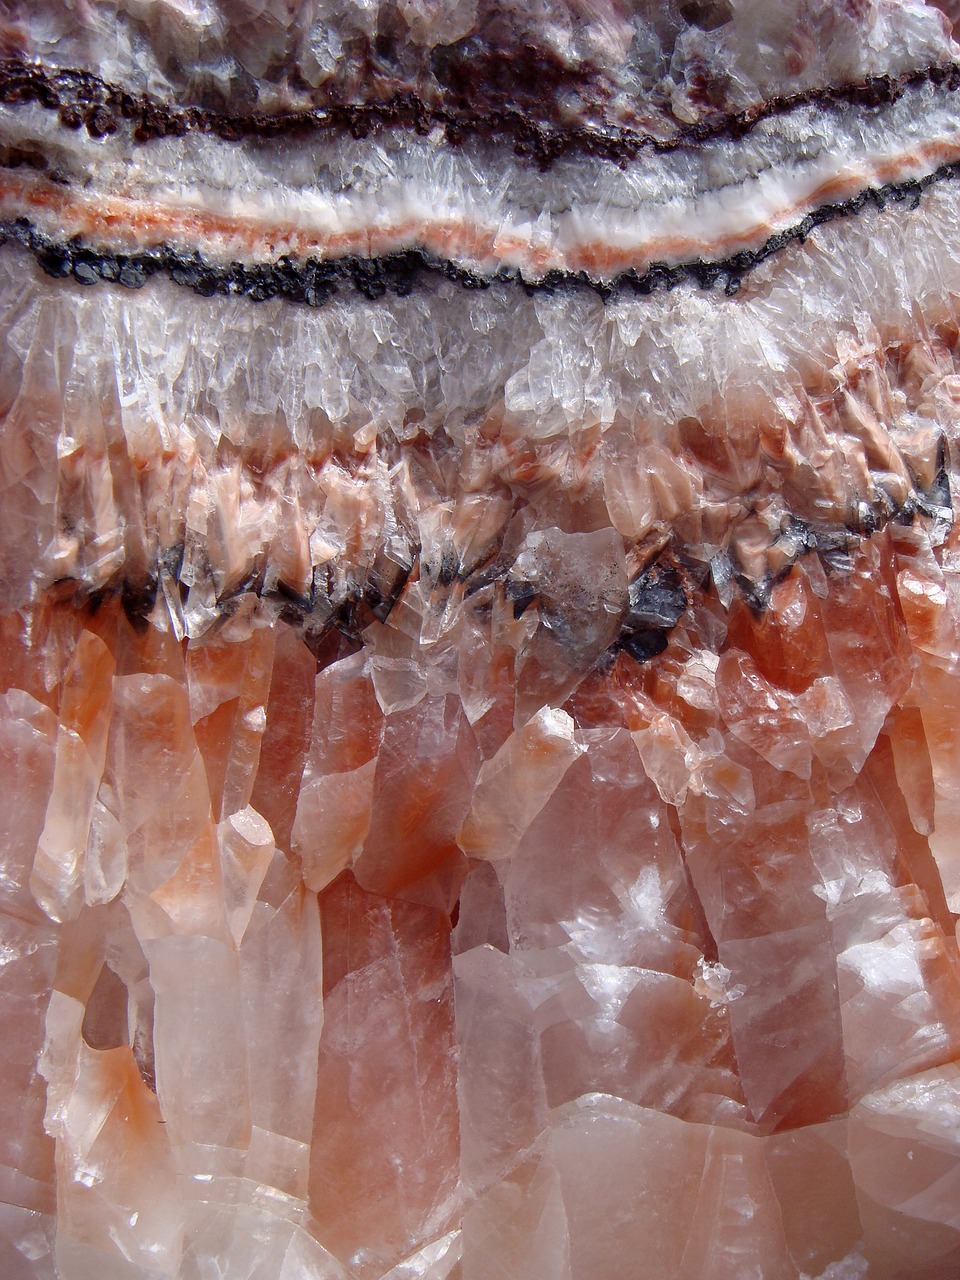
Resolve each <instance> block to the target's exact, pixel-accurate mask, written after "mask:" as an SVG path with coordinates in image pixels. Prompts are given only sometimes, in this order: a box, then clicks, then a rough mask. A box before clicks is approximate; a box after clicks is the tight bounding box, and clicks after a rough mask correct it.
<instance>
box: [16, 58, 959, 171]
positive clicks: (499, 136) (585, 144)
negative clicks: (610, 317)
mask: <svg viewBox="0 0 960 1280" xmlns="http://www.w3.org/2000/svg"><path fill="white" fill-rule="evenodd" d="M551 57H552V55H547V54H539V53H538V52H537V51H529V50H528V51H526V53H525V55H524V57H523V58H521V57H520V56H519V55H511V60H510V61H509V62H508V63H506V64H504V63H503V62H502V61H501V62H500V63H498V68H499V70H498V75H493V73H492V71H491V68H490V66H489V65H488V64H489V62H490V58H489V56H487V57H483V56H480V55H475V56H474V58H473V59H472V60H468V61H462V62H461V63H457V64H456V65H455V66H452V67H450V68H447V71H446V79H440V80H438V81H436V82H435V84H434V85H433V87H432V88H431V90H430V91H429V93H424V94H419V93H417V92H415V91H413V90H412V89H409V88H402V87H397V86H396V85H393V86H392V87H391V86H390V85H389V84H383V85H382V87H383V89H384V96H382V97H378V98H377V99H376V100H367V101H350V100H347V99H346V98H344V97H340V98H338V97H337V91H336V89H332V90H330V91H328V92H327V94H326V95H320V94H317V93H314V94H313V103H314V105H312V106H311V107H309V108H307V109H304V110H302V111H296V112H291V113H279V114H268V113H264V112H252V113H248V114H232V113H230V112H226V111H216V110H212V109H210V108H207V107H200V106H181V105H178V104H175V103H170V102H163V101H161V100H159V99H158V98H156V97H153V96H152V95H150V94H146V93H135V92H133V91H131V90H129V89H125V88H123V87H122V86H120V85H116V84H110V83H108V82H107V81H105V80H102V79H101V78H100V77H99V76H97V75H94V74H93V73H92V72H90V71H82V70H56V69H52V68H48V67H44V66H42V65H40V64H39V63H32V62H25V61H23V60H20V59H15V58H14V59H8V60H6V61H2V62H0V100H2V101H4V102H6V103H9V104H18V103H37V104H39V105H40V106H42V107H45V108H47V109H48V110H51V111H57V112H58V114H59V116H60V120H61V122H62V124H63V125H64V126H66V127H67V128H75V129H80V128H84V129H86V130H87V132H88V133H89V134H90V135H91V137H94V138H100V137H105V136H106V135H108V134H111V133H115V132H117V131H118V130H119V129H120V128H121V127H122V126H124V125H127V126H129V128H130V130H131V133H132V136H133V138H134V139H135V140H136V141H138V142H147V141H149V140H151V139H153V138H161V137H171V136H182V135H184V134H186V133H190V132H197V133H206V134H212V135H214V136H216V137H219V138H222V139H223V140H225V141H228V142H236V141H240V140H242V139H244V138H251V137H277V136H295V135H297V134H301V133H308V132H314V131H318V130H325V131H326V130H329V131H336V130H341V131H345V132H349V133H351V134H352V135H353V136H355V137H363V136H365V135H366V134H368V133H370V132H372V131H374V130H376V129H378V128H382V127H391V128H402V129H409V130H411V131H412V132H415V133H420V134H427V133H429V132H431V131H432V130H434V129H442V130H443V131H444V133H445V135H446V138H447V141H448V142H449V143H451V144H453V145H456V144H458V143H461V142H463V141H465V140H466V139H467V138H481V139H487V140H492V141H496V142H501V143H504V142H505V143H508V144H510V145H512V147H513V150H514V151H515V152H516V153H517V154H519V155H527V156H529V157H530V158H531V159H533V160H535V161H536V162H537V163H538V164H540V165H541V166H547V165H549V164H550V163H551V162H552V161H553V160H555V159H557V158H558V157H559V156H561V155H564V154H570V153H573V154H579V155H591V156H597V157H599V158H601V159H605V160H611V161H614V162H616V163H621V164H622V163H625V162H627V161H630V160H632V159H634V158H635V157H636V156H637V155H638V154H639V153H640V152H641V151H642V150H644V149H651V150H654V151H659V152H666V151H676V150H679V149H681V148H683V147H689V146H693V145H696V144H698V143H702V142H705V141H708V140H709V139H713V138H736V137H741V136H743V135H744V134H746V133H747V132H749V130H750V129H752V128H753V127H754V126H755V125H756V124H758V123H759V122H760V121H762V120H766V119H769V118H771V117H774V116H779V115H784V114H786V113H788V112H790V111H794V110H796V109H797V108H799V107H803V106H809V105H813V106H816V107H818V108H821V109H823V110H830V109H836V108H840V107H844V106H849V105H853V106H859V107H864V108H873V107H877V106H882V105H885V104H889V103H892V102H895V101H896V100H897V99H899V98H901V97H902V96H903V95H904V94H905V93H908V92H911V91H916V90H919V89H922V88H923V87H925V86H927V85H934V86H936V87H938V88H942V89H945V90H948V91H953V90H955V89H957V88H958V87H960V64H956V63H947V64H940V63H938V64H934V65H931V66H927V67H923V68H921V69H919V70H917V71H912V72H909V73H906V74H904V75H901V76H889V75H882V76H871V77H869V78H868V79H866V80H864V81H861V82H859V83H857V84H847V85H835V86H828V87H825V88H820V89H811V90H808V91H805V92H803V93H797V94H789V95H783V96H778V97H774V98H770V99H768V100H766V101H765V102H762V103H759V104H758V105H757V106H756V107H752V108H750V109H749V110H747V111H743V112H739V113H734V114H730V113H724V112H720V111H712V112H710V113H708V114H707V115H706V116H705V117H704V118H703V119H702V120H701V121H699V122H697V123H695V124H682V123H680V122H676V121H672V120H671V122H670V123H671V126H672V129H673V131H672V133H671V135H670V136H669V137H666V138H663V137H656V136H654V135H652V134H649V133H643V132H638V131H636V130H632V129H629V128H623V127H619V126H616V125H611V127H610V128H609V129H607V128H604V127H600V128H598V127H595V126H585V125H577V124H573V123H569V122H567V121H566V120H564V119H563V118H562V112H561V107H560V97H561V94H560V91H561V89H562V88H563V87H564V86H565V85H567V86H569V84H570V82H571V81H572V82H573V87H575V88H579V89H583V88H584V85H583V84H581V83H580V81H582V80H584V79H585V78H586V77H587V73H586V72H584V71H573V70H571V69H569V68H560V67H558V66H557V65H554V64H555V63H556V59H555V58H553V60H552V61H551ZM505 67H507V70H505ZM601 114H602V112H601Z"/></svg>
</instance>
